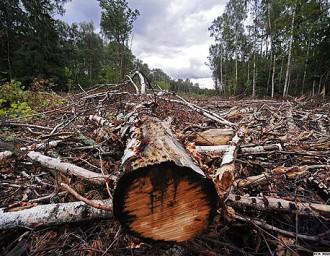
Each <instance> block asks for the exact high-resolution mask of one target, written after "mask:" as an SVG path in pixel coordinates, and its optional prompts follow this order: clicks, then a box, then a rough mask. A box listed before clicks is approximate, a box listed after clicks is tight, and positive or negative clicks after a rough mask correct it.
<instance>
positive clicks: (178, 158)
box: [113, 117, 217, 242]
mask: <svg viewBox="0 0 330 256" xmlns="http://www.w3.org/2000/svg"><path fill="white" fill-rule="evenodd" d="M135 123H136V126H135V127H131V130H130V139H129V141H128V143H127V146H126V150H125V152H124V156H123V158H122V167H123V173H124V174H123V175H122V176H121V177H120V178H119V181H118V185H117V187H116V189H115V192H114V197H113V211H114V215H115V217H116V218H117V219H118V220H119V222H120V223H121V224H122V225H123V226H124V227H125V228H126V229H127V230H128V231H130V232H131V233H133V234H135V235H138V236H140V237H143V238H147V239H152V240H161V241H175V242H180V241H185V240H188V239H191V238H193V237H194V236H196V235H197V234H199V233H201V232H202V231H203V230H204V229H205V228H206V227H207V226H208V224H209V222H210V221H211V220H212V217H213V215H214V214H215V212H216V208H217V205H216V204H217V203H216V202H217V194H216V190H215V188H214V184H213V183H212V181H211V180H210V179H207V178H206V176H205V175H204V173H203V171H202V170H201V169H200V168H199V167H198V166H197V165H196V164H195V163H194V161H193V160H192V158H191V157H190V156H189V155H188V153H187V152H186V150H185V149H184V148H183V147H182V146H181V145H180V144H179V142H178V141H177V140H176V139H175V137H174V135H173V134H172V132H171V130H170V129H169V127H168V125H167V124H166V123H164V122H161V121H160V120H159V119H157V118H153V117H143V118H141V119H140V120H139V121H137V122H135Z"/></svg>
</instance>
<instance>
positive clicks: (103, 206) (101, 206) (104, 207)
mask: <svg viewBox="0 0 330 256" xmlns="http://www.w3.org/2000/svg"><path fill="white" fill-rule="evenodd" d="M60 186H61V187H63V188H64V189H66V190H67V191H68V192H70V193H71V194H72V195H73V196H74V197H75V198H76V199H78V200H80V201H83V202H84V203H85V204H88V205H90V206H92V207H93V208H97V209H100V210H105V211H112V205H110V206H109V205H106V204H102V203H100V202H99V201H95V200H89V199H87V198H86V197H83V196H82V195H80V194H79V193H78V192H77V191H75V190H74V189H73V188H71V187H70V186H69V185H68V184H66V183H61V184H60Z"/></svg>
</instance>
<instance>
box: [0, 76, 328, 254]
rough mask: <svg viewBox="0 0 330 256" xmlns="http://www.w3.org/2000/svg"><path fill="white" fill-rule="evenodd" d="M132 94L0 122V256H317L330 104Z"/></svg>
mask: <svg viewBox="0 0 330 256" xmlns="http://www.w3.org/2000/svg"><path fill="white" fill-rule="evenodd" d="M135 75H136V76H138V77H139V78H140V79H142V78H141V77H140V75H139V74H135ZM133 83H134V84H133ZM141 84H142V85H143V86H142V88H141V89H139V87H138V86H137V85H136V84H135V82H134V81H133V79H132V78H130V80H129V81H126V82H124V83H121V84H118V85H109V86H106V85H104V86H102V87H95V88H92V89H91V90H89V91H84V92H82V93H77V94H75V95H68V96H67V97H66V104H65V105H63V106H62V107H59V108H58V109H48V110H45V111H44V112H43V113H35V114H33V115H32V116H30V117H26V118H12V119H6V120H1V121H0V185H1V189H0V199H1V200H0V255H6V254H9V255H10V254H17V255H19V253H21V254H22V253H26V254H33V255H46V254H47V255H55V254H69V253H73V254H77V253H78V254H82V255H85V254H88V255H126V254H127V255H131V254H134V255H198V254H201V253H204V254H205V255H219V254H220V255H222V254H225V255H250V254H252V255H257V254H258V255H260V254H262V255H283V254H281V253H283V251H284V252H286V253H291V254H292V255H304V254H309V253H310V252H313V251H327V249H328V248H329V246H330V239H329V237H330V231H329V228H330V221H329V218H330V200H329V199H330V175H329V171H330V143H329V137H330V116H329V115H330V105H329V103H325V104H321V103H320V102H319V101H318V100H315V99H312V98H311V99H306V98H295V99H293V98H292V99H290V100H289V101H275V100H250V99H247V100H244V99H243V100H234V99H219V98H217V97H214V98H212V97H211V98H210V97H208V98H203V97H200V98H198V97H191V98H189V97H185V98H182V97H180V96H177V95H174V94H173V93H169V92H164V91H159V90H158V91H157V90H156V89H153V90H150V89H148V88H147V84H146V82H145V81H143V82H141ZM164 241H165V242H166V243H164ZM168 242H170V243H168ZM183 242H184V243H183Z"/></svg>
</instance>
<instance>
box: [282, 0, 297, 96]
mask: <svg viewBox="0 0 330 256" xmlns="http://www.w3.org/2000/svg"><path fill="white" fill-rule="evenodd" d="M296 5H297V2H296V3H295V6H294V9H293V13H292V21H291V30H290V41H289V53H288V64H287V68H286V74H285V82H284V88H283V97H287V96H288V94H289V77H290V69H291V55H292V42H293V29H294V20H295V16H296Z"/></svg>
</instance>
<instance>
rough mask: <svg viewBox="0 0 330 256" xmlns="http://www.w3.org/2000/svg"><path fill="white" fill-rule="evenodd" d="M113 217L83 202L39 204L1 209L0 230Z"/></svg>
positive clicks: (105, 201)
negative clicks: (13, 209)
mask: <svg viewBox="0 0 330 256" xmlns="http://www.w3.org/2000/svg"><path fill="white" fill-rule="evenodd" d="M92 202H93V203H95V204H103V205H109V206H110V207H111V205H112V202H111V200H92ZM111 217H112V213H111V212H109V211H104V210H100V209H96V208H93V207H91V206H89V205H86V204H85V203H83V202H72V203H60V204H46V205H38V206H35V207H32V208H29V209H25V210H21V211H13V212H10V211H6V209H0V230H2V229H11V228H17V227H27V228H35V227H38V226H44V225H46V226H49V225H58V224H63V223H68V222H77V221H84V220H91V219H100V218H111Z"/></svg>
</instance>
